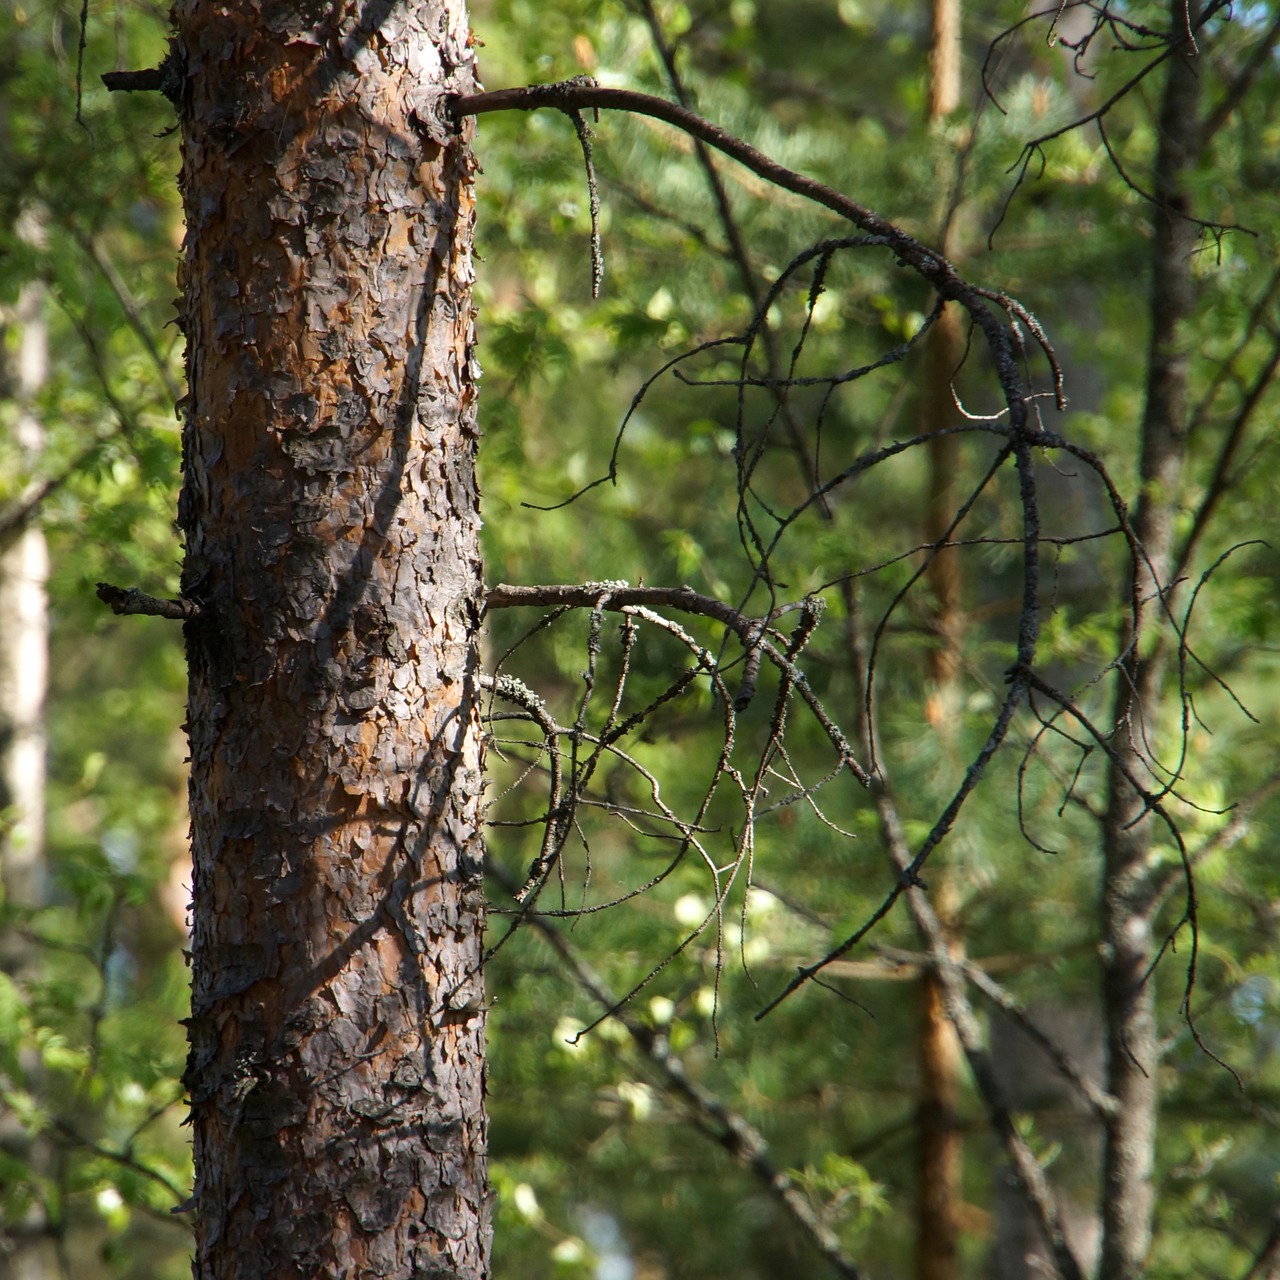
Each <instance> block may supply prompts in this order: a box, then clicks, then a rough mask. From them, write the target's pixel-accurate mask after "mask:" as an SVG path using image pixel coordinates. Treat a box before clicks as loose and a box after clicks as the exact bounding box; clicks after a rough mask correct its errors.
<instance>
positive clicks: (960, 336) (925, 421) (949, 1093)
mask: <svg viewBox="0 0 1280 1280" xmlns="http://www.w3.org/2000/svg"><path fill="white" fill-rule="evenodd" d="M931 8H932V22H933V37H932V48H931V50H930V56H929V109H928V110H929V115H928V122H929V125H930V128H931V129H932V130H935V131H937V130H939V129H941V128H942V126H943V125H944V123H945V121H946V119H947V117H948V116H949V115H950V114H951V113H952V112H953V111H955V109H956V108H957V107H958V106H959V105H960V54H961V44H960V30H961V5H960V0H932V6H931ZM950 160H951V157H950V156H948V157H947V161H948V163H946V164H940V165H939V170H940V172H939V178H940V191H941V192H942V193H943V199H944V200H945V193H946V190H947V186H948V185H949V180H950V172H949V171H950V167H951V166H950V163H949V162H950ZM942 220H943V224H944V225H943V227H942V228H941V237H940V238H941V242H942V249H943V252H944V253H948V254H949V253H950V252H951V250H952V249H953V247H954V246H953V245H952V244H951V243H950V241H951V240H952V239H953V237H952V236H951V235H950V234H949V232H950V230H951V219H950V218H949V217H948V216H947V213H946V211H945V209H944V211H943V219H942ZM963 354H964V330H963V325H962V323H961V319H960V314H959V312H958V310H957V308H955V307H954V306H949V307H946V308H944V310H943V312H942V314H941V315H940V316H939V317H938V319H937V321H936V323H935V324H934V326H933V328H932V329H931V330H930V331H929V334H928V336H927V338H926V340H925V347H924V362H925V370H924V394H923V398H922V400H921V404H920V430H921V431H928V432H934V433H937V432H938V431H940V430H941V429H942V428H944V427H949V426H951V425H953V424H954V423H955V422H956V421H957V419H958V417H959V414H958V413H957V410H956V406H955V400H954V398H953V396H952V389H951V384H952V379H953V378H954V377H955V374H956V370H957V368H958V367H959V365H960V362H961V360H962V359H963ZM928 459H929V494H928V501H927V504H926V506H925V535H926V537H927V538H928V539H929V541H931V542H936V541H938V540H940V539H942V538H943V537H944V536H945V535H946V532H947V528H948V526H949V525H950V523H951V520H952V518H953V515H954V512H955V507H956V493H957V489H958V482H957V477H956V465H957V458H956V446H955V440H954V438H953V437H951V436H944V435H938V434H934V435H933V436H932V437H931V438H930V440H929V448H928ZM928 581H929V586H930V588H931V589H932V592H933V603H934V610H935V613H934V623H935V642H934V644H933V646H932V647H931V648H930V650H929V658H928V669H927V680H928V686H929V692H928V701H927V702H926V704H925V715H926V716H927V718H928V720H929V723H930V724H931V725H932V726H933V729H934V732H935V733H937V734H938V735H939V738H940V739H941V740H942V741H943V742H944V743H950V742H952V741H954V727H955V720H956V715H957V713H958V710H959V703H960V691H959V674H960V633H961V624H962V611H961V595H960V593H961V585H962V583H961V574H960V558H959V556H958V555H957V554H956V552H955V551H943V552H941V553H940V554H937V555H935V556H934V558H933V560H932V561H931V563H930V565H929V570H928ZM933 879H934V882H935V898H936V904H935V905H936V909H937V912H938V917H939V920H940V921H941V922H942V924H943V926H944V928H945V929H946V930H947V933H948V935H949V941H950V943H951V944H952V950H953V951H954V952H955V954H956V955H957V956H959V955H960V954H961V952H962V947H961V944H960V939H959V937H958V936H957V934H956V931H955V929H954V927H953V926H954V918H955V915H956V911H957V908H958V903H957V901H956V891H955V890H956V886H955V878H954V875H953V873H952V872H951V869H950V868H948V867H946V866H939V867H937V868H936V869H935V871H934V875H933ZM917 1053H918V1057H919V1062H920V1105H919V1110H918V1112H917V1125H918V1130H917V1132H918V1137H917V1152H916V1154H917V1162H918V1165H919V1179H920V1191H919V1201H918V1207H917V1220H916V1277H917V1280H957V1277H958V1276H959V1274H960V1206H961V1202H962V1199H963V1182H964V1147H963V1144H962V1142H961V1138H960V1127H959V1122H958V1113H957V1108H958V1105H959V1100H960V1091H961V1081H962V1073H963V1063H964V1057H963V1053H962V1051H961V1048H960V1042H959V1040H958V1039H957V1038H956V1033H955V1028H954V1027H952V1025H951V1023H950V1021H949V1020H948V1018H947V1014H946V1002H945V999H944V994H943V990H942V985H941V982H940V980H939V978H938V975H937V974H936V973H933V972H927V973H925V975H924V976H923V978H922V979H921V991H920V1035H919V1040H918V1047H917Z"/></svg>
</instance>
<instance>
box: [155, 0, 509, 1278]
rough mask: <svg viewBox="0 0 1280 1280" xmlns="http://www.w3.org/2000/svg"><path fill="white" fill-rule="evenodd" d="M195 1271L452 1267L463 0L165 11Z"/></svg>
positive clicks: (467, 822)
mask: <svg viewBox="0 0 1280 1280" xmlns="http://www.w3.org/2000/svg"><path fill="white" fill-rule="evenodd" d="M175 22H176V42H175V52H174V58H175V59H176V65H177V66H178V68H179V69H180V71H181V83H180V89H179V92H180V95H181V100H180V102H179V112H180V115H181V120H182V133H183V170H182V186H183V194H184V200H185V207H186V217H187V239H186V251H185V263H184V283H183V289H184V293H185V300H184V305H185V327H186V332H187V341H188V374H189V380H190V391H189V398H188V403H187V406H186V425H185V436H184V441H185V475H184V486H183V493H182V499H181V512H180V521H181V525H182V529H183V532H184V534H185V537H186V562H185V567H184V575H183V590H184V594H185V595H186V596H188V597H189V598H191V599H193V600H195V601H197V602H199V604H200V606H201V609H200V613H199V616H198V617H197V618H196V619H195V620H193V621H192V622H191V623H190V624H189V625H188V651H189V659H190V699H189V708H188V731H189V734H190V740H191V770H192V774H191V812H192V843H193V850H194V861H195V870H194V896H195V905H194V913H193V914H194V937H193V942H192V953H193V958H192V968H193V979H192V987H193V991H192V999H193V1007H192V1016H191V1023H190V1041H191V1053H190V1060H189V1063H188V1068H187V1075H186V1080H187V1085H188V1087H189V1089H190V1093H191V1106H192V1116H193V1122H194V1134H195V1138H194V1142H195V1157H196V1169H197V1182H196V1191H195V1198H194V1209H195V1213H196V1222H197V1251H196V1264H195V1275H196V1276H197V1277H201V1278H207V1280H214V1278H215V1277H216V1278H217V1280H230V1278H231V1277H235V1278H236V1280H248V1278H249V1277H267V1276H270V1277H272V1280H286V1278H288V1277H299V1278H300V1277H306V1278H307V1280H320V1278H321V1277H339V1276H341V1277H352V1276H392V1275H394V1276H397V1277H401V1276H403V1277H407V1276H428V1275H430V1276H439V1277H443V1276H456V1277H466V1278H467V1280H476V1278H478V1277H481V1276H484V1275H485V1274H486V1273H487V1255H488V1236H489V1229H488V1225H487V1220H486V1209H485V1203H486V1180H485V1137H486V1121H485V1116H484V1109H483V1092H484V1018H483V1002H482V1000H481V991H480V986H479V980H478V978H477V976H476V973H477V967H478V962H479V959H480V946H481V929H482V923H483V918H482V915H483V913H482V894H481V887H480V876H481V854H482V850H481V844H480V838H479V835H478V812H477V810H478V799H479V787H480V746H479V736H478V733H477V717H476V707H475V686H474V678H475V648H474V641H475V633H476V626H477V621H478V618H479V611H480V601H481V570H480V559H479V551H478V545H477V534H478V529H479V515H478V502H477V494H476V486H475V479H474V468H473V463H474V453H475V445H476V430H475V388H474V378H475V373H476V369H475V366H474V363H473V354H472V344H473V326H472V306H471V282H472V265H471V230H472V222H473V200H472V190H471V178H472V173H473V168H474V165H473V161H472V157H471V152H470V149H469V135H470V131H469V128H467V127H463V128H461V129H456V128H452V127H451V128H450V129H449V130H447V131H446V130H445V129H444V128H442V127H441V126H440V125H439V124H438V123H433V121H436V120H437V116H436V113H435V109H434V108H435V101H436V99H437V97H438V96H439V95H440V94H441V93H445V92H449V93H459V92H461V93H466V92H470V91H472V90H473V88H474V76H473V58H472V52H471V48H470V45H469V31H468V27H467V19H466V14H465V10H464V7H463V5H462V4H461V3H459V2H455V0H423V2H420V3H407V4H391V3H377V2H372V3H371V2H365V3H354V2H351V0H348V2H339V3H336V4H332V5H331V4H324V5H319V4H309V3H304V4H298V3H295V0H259V2H257V3H237V4H234V5H232V4H214V5H210V4H206V3H196V2H195V0H185V2H183V3H179V4H178V5H177V6H176V8H175Z"/></svg>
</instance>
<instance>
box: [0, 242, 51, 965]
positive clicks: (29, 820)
mask: <svg viewBox="0 0 1280 1280" xmlns="http://www.w3.org/2000/svg"><path fill="white" fill-rule="evenodd" d="M37 234H38V233H36V232H33V235H32V238H35V236H36V235H37ZM24 238H26V237H24ZM44 306H45V288H44V286H43V285H41V284H29V285H27V286H26V287H25V288H24V289H23V290H22V292H21V294H20V295H19V297H18V305H17V307H16V308H15V310H14V315H13V319H14V323H15V324H16V325H17V327H18V347H17V351H16V353H15V358H13V359H12V361H10V362H9V363H10V364H11V366H12V367H11V368H10V369H6V370H3V371H2V373H0V376H3V379H4V384H3V385H0V397H3V398H6V399H7V398H12V399H14V400H16V401H17V402H18V405H19V411H18V416H17V421H16V422H15V424H14V428H13V435H14V441H15V443H16V444H17V445H18V447H19V448H20V449H22V450H23V451H24V452H25V454H26V456H27V458H28V459H29V461H30V462H31V463H32V464H34V463H35V462H36V460H37V459H38V458H39V456H40V453H41V451H42V450H43V449H44V429H43V427H42V425H41V423H40V420H39V418H37V417H36V415H35V413H34V412H32V402H33V401H34V399H35V397H36V395H37V394H38V393H39V391H40V388H41V387H42V386H43V385H44V383H45V380H46V378H47V377H48V371H49V340H48V327H47V325H46V324H45V320H44V314H43V313H44ZM0 336H3V329H2V328H0ZM14 497H15V498H16V499H19V500H20V498H21V495H20V494H16V495H14ZM48 577H49V552H48V549H47V547H46V546H45V537H44V530H43V529H42V528H41V527H40V521H39V513H38V512H32V513H31V514H30V515H29V516H28V518H27V519H25V520H22V521H21V522H20V523H19V524H18V525H17V526H16V527H14V528H13V529H10V530H8V531H5V532H0V813H2V814H3V822H2V823H0V879H2V880H3V885H4V901H5V902H6V903H7V904H8V905H9V906H11V907H17V908H19V909H22V908H27V909H30V908H34V907H38V906H41V905H42V904H43V902H44V897H45V890H44V876H45V871H44V783H45V761H44V753H45V742H44V698H45V690H46V686H47V684H48V668H49V609H48V602H47V601H46V599H45V584H46V581H47V580H48ZM3 945H4V957H5V961H6V964H9V963H10V962H11V963H12V964H16V965H17V966H18V967H22V966H23V965H24V964H25V961H26V958H27V957H26V954H25V953H26V948H27V944H26V943H23V942H22V941H21V940H20V939H18V938H16V937H8V938H6V939H5V941H4V944H3ZM15 948H16V949H17V951H18V952H20V953H22V954H21V955H15Z"/></svg>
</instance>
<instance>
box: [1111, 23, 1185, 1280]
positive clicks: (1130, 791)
mask: <svg viewBox="0 0 1280 1280" xmlns="http://www.w3.org/2000/svg"><path fill="white" fill-rule="evenodd" d="M1197 12H1198V6H1197V5H1195V4H1192V6H1191V7H1190V9H1188V8H1187V7H1186V6H1185V5H1184V4H1183V2H1182V0H1174V3H1173V4H1172V6H1171V9H1170V15H1171V21H1172V23H1173V30H1174V31H1182V30H1185V29H1186V26H1187V24H1188V23H1189V22H1192V21H1194V19H1195V16H1196V14H1197ZM1193 54H1194V50H1193V49H1192V48H1190V47H1189V46H1188V47H1187V48H1185V49H1183V50H1180V51H1178V52H1176V53H1175V54H1174V55H1173V56H1172V57H1171V58H1170V60H1169V72H1168V77H1167V80H1166V83H1165V91H1164V101H1163V105H1162V108H1161V113H1160V123H1159V127H1160V145H1159V150H1158V153H1157V156H1156V172H1155V197H1156V201H1157V207H1156V208H1154V209H1153V210H1152V218H1153V220H1154V222H1155V235H1154V239H1153V243H1152V259H1151V263H1152V292H1151V317H1152V333H1151V350H1150V355H1149V359H1148V372H1147V392H1146V406H1145V411H1144V413H1143V421H1142V440H1141V465H1140V483H1141V492H1140V494H1139V497H1138V502H1137V506H1136V508H1135V511H1134V516H1133V529H1134V533H1135V534H1136V536H1137V538H1138V539H1139V541H1140V542H1141V544H1142V547H1143V550H1144V553H1145V556H1144V557H1138V558H1135V560H1134V562H1133V578H1132V586H1133V598H1134V600H1135V601H1136V602H1137V605H1136V607H1137V609H1138V610H1139V611H1140V614H1141V616H1142V620H1143V622H1144V624H1145V627H1146V630H1147V632H1151V631H1154V630H1156V629H1159V628H1160V625H1161V621H1162V617H1161V614H1162V609H1163V607H1164V606H1163V605H1162V603H1161V592H1163V591H1164V590H1166V589H1167V588H1169V587H1170V586H1171V584H1170V583H1169V582H1168V580H1167V579H1168V573H1169V570H1170V566H1171V563H1172V555H1173V549H1174V545H1173V538H1174V526H1173V522H1174V516H1175V514H1176V511H1177V502H1178V491H1179V483H1180V480H1181V475H1182V465H1183V461H1184V457H1185V453H1186V429H1187V367H1188V360H1189V346H1188V335H1187V333H1186V332H1185V326H1186V322H1187V320H1188V319H1189V318H1190V316H1191V314H1192V311H1193V307H1194V303H1195V288H1194V281H1193V279H1192V274H1191V261H1192V259H1191V255H1192V252H1193V251H1194V248H1195V243H1196V237H1197V235H1198V231H1197V228H1196V226H1195V225H1194V224H1193V223H1191V222H1188V221H1187V220H1186V219H1185V218H1184V217H1182V216H1180V215H1181V214H1184V213H1185V212H1186V211H1187V205H1188V201H1187V196H1186V191H1185V185H1186V179H1187V175H1188V172H1189V170H1190V169H1191V167H1192V166H1193V165H1194V163H1195V161H1196V159H1197V156H1198V153H1199V145H1200V144H1199V136H1198V135H1199V132H1200V129H1199V120H1198V112H1199V94H1200V68H1199V67H1198V66H1197V65H1196V62H1195V59H1194V57H1193V56H1192V55H1193ZM1147 639H1148V640H1149V636H1148V637H1147ZM1124 642H1125V644H1126V645H1132V646H1133V647H1131V648H1129V650H1128V654H1127V657H1126V659H1125V661H1124V662H1123V663H1122V664H1121V668H1120V670H1119V673H1118V677H1117V681H1116V695H1115V698H1116V700H1115V721H1116V733H1115V736H1114V738H1113V739H1112V741H1113V745H1114V748H1115V756H1114V758H1113V760H1112V763H1111V766H1110V774H1109V778H1108V805H1107V812H1106V815H1105V818H1104V828H1103V849H1104V864H1105V870H1104V877H1105V878H1104V884H1103V896H1102V956H1103V1009H1104V1015H1105V1018H1106V1024H1107V1055H1108V1056H1107V1088H1108V1090H1109V1092H1110V1093H1111V1095H1112V1096H1113V1097H1114V1098H1115V1099H1116V1102H1117V1104H1118V1106H1117V1109H1116V1112H1115V1115H1114V1117H1113V1118H1112V1120H1111V1122H1110V1124H1109V1126H1108V1132H1107V1142H1106V1154H1105V1159H1104V1175H1103V1176H1104V1182H1103V1192H1102V1224H1103V1236H1102V1263H1101V1269H1100V1276H1101V1280H1133V1278H1134V1277H1137V1276H1140V1275H1142V1274H1143V1271H1144V1268H1145V1263H1146V1256H1147V1252H1148V1250H1149V1248H1150V1245H1151V1233H1152V1213H1153V1210H1154V1188H1153V1185H1152V1166H1153V1161H1154V1150H1155V1131H1156V1110H1157V1101H1158V1091H1157V1068H1158V1062H1157V1060H1156V1059H1157V1052H1158V1039H1157V1034H1156V1020H1155V983H1154V980H1153V979H1150V978H1149V977H1148V969H1149V967H1150V964H1151V961H1152V958H1153V949H1152V919H1151V917H1152V913H1153V910H1154V906H1153V900H1152V880H1151V865H1150V861H1151V842H1152V835H1153V831H1154V823H1155V822H1156V819H1154V818H1153V817H1152V816H1151V815H1147V816H1145V817H1144V816H1143V811H1144V802H1143V800H1142V797H1141V796H1140V795H1138V794H1137V792H1136V791H1135V790H1134V788H1133V787H1132V786H1131V785H1130V783H1129V782H1128V781H1127V780H1126V778H1125V773H1126V772H1128V773H1129V774H1131V775H1132V776H1133V777H1134V778H1136V779H1138V780H1140V781H1144V782H1145V781H1146V780H1148V779H1150V778H1151V777H1152V776H1153V775H1152V773H1151V771H1150V768H1149V765H1148V763H1147V761H1148V759H1149V755H1148V750H1147V747H1146V744H1147V743H1149V742H1151V741H1152V738H1153V735H1154V732H1155V724H1154V716H1155V712H1156V708H1157V705H1158V702H1159V698H1160V693H1161V682H1162V679H1163V675H1164V671H1165V668H1166V662H1165V661H1164V658H1165V646H1164V645H1163V644H1157V645H1155V646H1154V647H1153V646H1152V645H1151V644H1150V643H1143V644H1142V646H1141V648H1142V649H1143V650H1144V653H1143V654H1142V655H1140V653H1139V651H1138V646H1137V645H1136V644H1134V637H1133V634H1132V632H1130V633H1129V634H1127V635H1126V636H1125V637H1124Z"/></svg>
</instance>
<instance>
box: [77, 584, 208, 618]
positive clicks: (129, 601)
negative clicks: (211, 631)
mask: <svg viewBox="0 0 1280 1280" xmlns="http://www.w3.org/2000/svg"><path fill="white" fill-rule="evenodd" d="M97 594H98V599H99V600H101V601H102V603H103V604H105V605H109V606H110V608H111V612H112V613H116V614H122V615H123V614H142V615H143V616H145V617H150V618H169V619H171V620H172V621H174V622H187V621H189V620H191V619H192V618H198V617H199V616H200V614H201V608H200V606H199V605H198V604H197V603H196V602H195V601H194V600H187V599H185V598H183V597H179V598H178V599H177V600H162V599H160V598H158V597H157V596H149V595H147V593H146V592H145V591H140V590H139V589H138V588H137V587H116V586H112V584H111V583H109V582H99V583H98V590H97Z"/></svg>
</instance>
